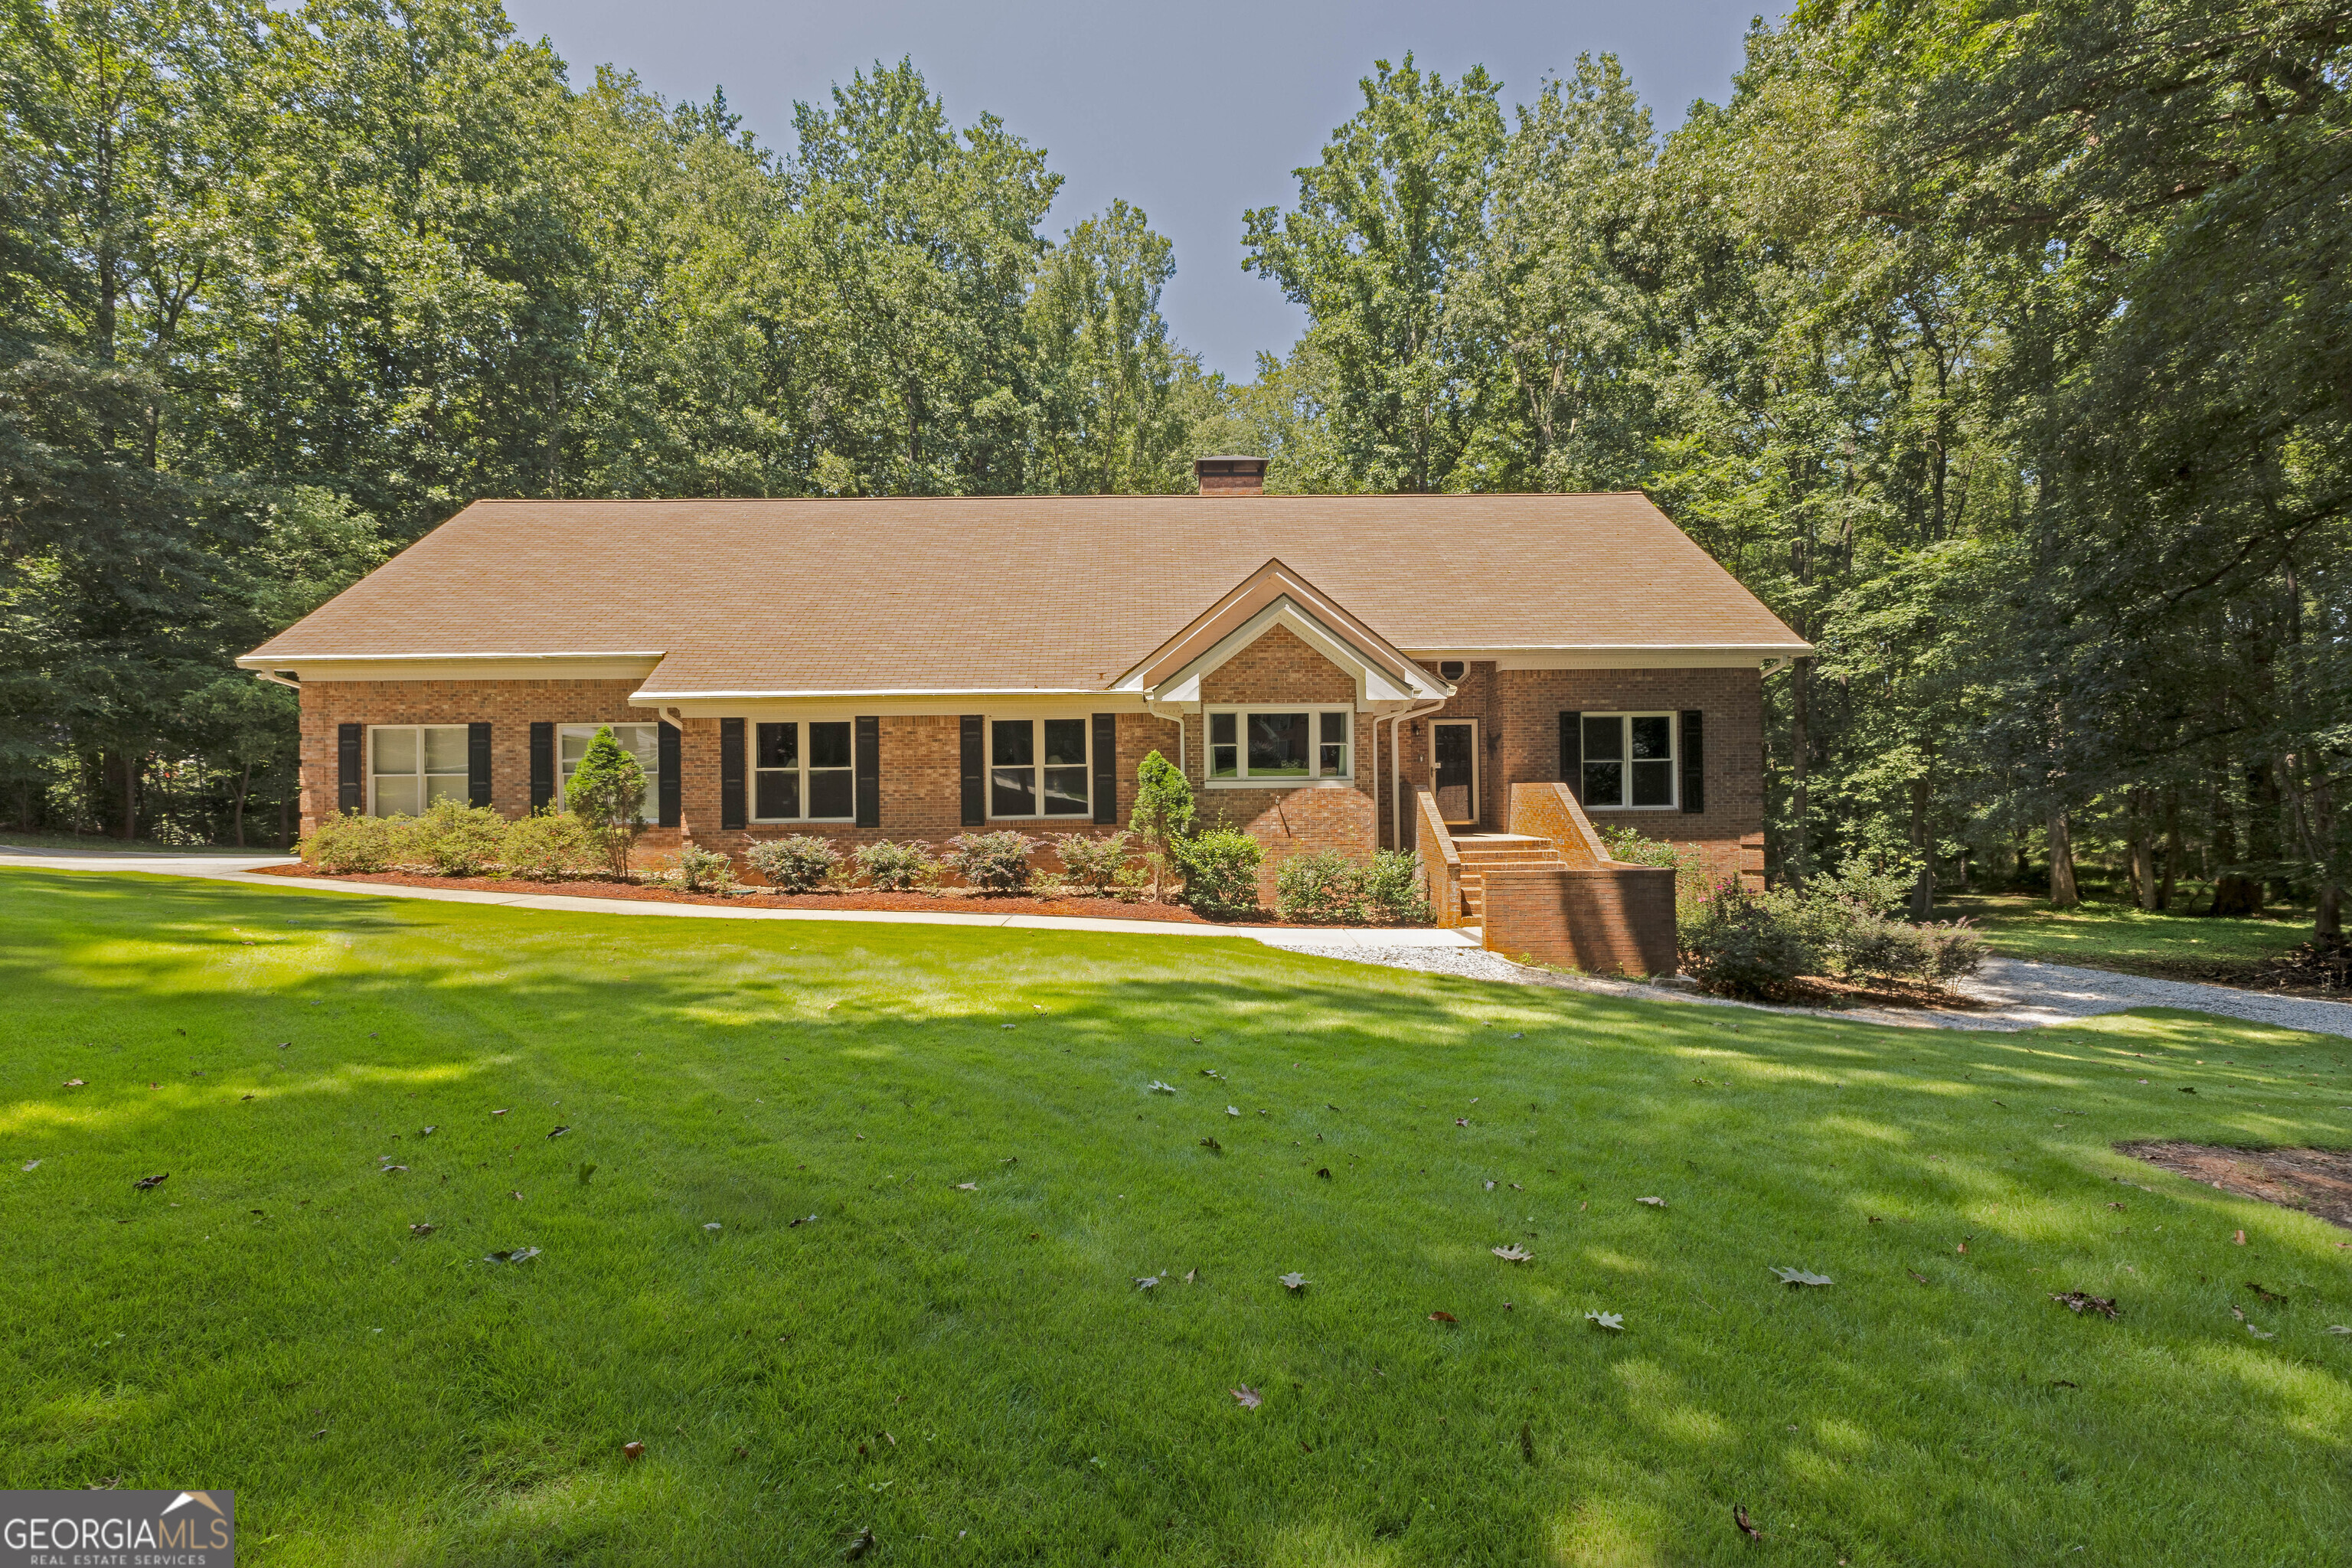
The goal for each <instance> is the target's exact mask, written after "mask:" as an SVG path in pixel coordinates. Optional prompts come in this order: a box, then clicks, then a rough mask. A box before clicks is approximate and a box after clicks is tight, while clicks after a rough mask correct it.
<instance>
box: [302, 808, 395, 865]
mask: <svg viewBox="0 0 2352 1568" xmlns="http://www.w3.org/2000/svg"><path fill="white" fill-rule="evenodd" d="M406 821H407V818H405V817H390V816H361V815H360V814H359V813H357V812H337V813H335V814H334V815H333V816H326V817H321V818H320V821H319V825H318V826H316V827H313V828H312V829H310V832H308V833H306V834H304V835H303V836H302V842H301V844H300V846H299V852H300V854H301V857H302V858H303V859H305V860H307V861H309V862H310V864H311V865H313V866H316V867H317V868H319V869H320V870H321V871H381V870H383V868H385V867H387V866H389V865H391V864H392V860H393V856H394V853H395V852H396V851H397V849H398V847H399V842H400V837H401V826H402V825H403V824H404V823H405V822H406Z"/></svg>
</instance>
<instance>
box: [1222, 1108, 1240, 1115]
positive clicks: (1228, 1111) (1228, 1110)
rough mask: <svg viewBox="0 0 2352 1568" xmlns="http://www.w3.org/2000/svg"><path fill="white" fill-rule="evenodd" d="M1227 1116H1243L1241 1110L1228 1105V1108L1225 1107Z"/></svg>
mask: <svg viewBox="0 0 2352 1568" xmlns="http://www.w3.org/2000/svg"><path fill="white" fill-rule="evenodd" d="M1225 1114H1226V1115H1227V1116H1239V1115H1240V1114H1241V1111H1240V1110H1237V1109H1235V1108H1234V1107H1233V1106H1230V1105H1228V1106H1226V1107H1225Z"/></svg>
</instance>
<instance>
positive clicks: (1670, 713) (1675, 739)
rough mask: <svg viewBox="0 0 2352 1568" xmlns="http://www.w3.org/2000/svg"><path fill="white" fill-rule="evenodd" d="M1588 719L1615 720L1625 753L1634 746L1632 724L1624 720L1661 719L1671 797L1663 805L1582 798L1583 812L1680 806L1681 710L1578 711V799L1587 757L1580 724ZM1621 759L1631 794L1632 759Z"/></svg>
mask: <svg viewBox="0 0 2352 1568" xmlns="http://www.w3.org/2000/svg"><path fill="white" fill-rule="evenodd" d="M1587 719H1614V720H1616V721H1617V727H1618V733H1619V734H1621V735H1622V736H1623V737H1624V739H1625V750H1626V751H1627V752H1632V751H1633V727H1632V725H1630V724H1628V723H1627V722H1626V721H1627V720H1631V719H1664V721H1666V758H1665V761H1666V793H1667V795H1669V796H1670V797H1671V798H1670V799H1669V800H1668V801H1667V802H1666V804H1665V805H1593V804H1592V803H1591V802H1590V801H1584V803H1583V804H1584V809H1585V810H1586V811H1588V812H1592V811H1680V810H1681V809H1682V808H1683V716H1682V715H1681V714H1680V713H1678V712H1675V710H1672V709H1657V708H1642V709H1634V708H1627V709H1622V710H1618V711H1615V712H1610V711H1607V710H1602V711H1601V712H1595V713H1582V714H1579V715H1578V716H1577V731H1576V766H1577V769H1578V778H1577V781H1576V794H1577V797H1578V799H1579V800H1583V795H1584V779H1583V776H1582V770H1583V768H1584V765H1585V763H1586V762H1587V761H1588V760H1589V759H1588V758H1587V757H1586V756H1585V755H1584V729H1583V725H1584V721H1585V720H1587ZM1644 760H1645V761H1648V762H1655V761H1657V759H1656V758H1655V757H1650V758H1645V759H1644ZM1622 761H1623V763H1624V766H1625V770H1626V772H1625V793H1626V794H1628V795H1631V794H1632V793H1633V757H1631V756H1630V755H1629V756H1627V757H1625V758H1623V759H1622Z"/></svg>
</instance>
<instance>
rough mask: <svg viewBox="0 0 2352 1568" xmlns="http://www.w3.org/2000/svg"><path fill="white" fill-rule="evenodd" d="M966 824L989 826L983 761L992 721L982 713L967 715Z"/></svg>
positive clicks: (965, 744)
mask: <svg viewBox="0 0 2352 1568" xmlns="http://www.w3.org/2000/svg"><path fill="white" fill-rule="evenodd" d="M962 724H963V825H964V826H966V827H985V826H988V792H987V790H986V787H985V785H986V784H987V780H986V778H985V777H984V776H983V773H984V770H983V769H982V765H981V759H982V757H984V756H986V755H987V754H988V753H987V745H988V721H987V719H986V718H984V717H983V716H982V715H981V714H978V713H967V714H965V715H964V716H963V720H962Z"/></svg>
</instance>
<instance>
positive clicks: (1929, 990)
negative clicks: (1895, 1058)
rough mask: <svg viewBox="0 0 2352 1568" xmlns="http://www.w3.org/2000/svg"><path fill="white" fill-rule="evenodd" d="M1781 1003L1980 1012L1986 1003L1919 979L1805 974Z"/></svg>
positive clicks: (1833, 1006) (1792, 985)
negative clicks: (1857, 977) (1856, 977)
mask: <svg viewBox="0 0 2352 1568" xmlns="http://www.w3.org/2000/svg"><path fill="white" fill-rule="evenodd" d="M1783 1000H1785V1001H1790V1002H1797V1003H1801V1004H1803V1005H1807V1006H1812V1007H1829V1008H1840V1007H1937V1008H1942V1009H1945V1010H1947V1011H1950V1012H1956V1013H1980V1012H1983V1011H1984V1010H1985V1009H1986V1008H1987V1007H1988V1006H1989V1005H1990V1004H1989V1003H1985V1002H1980V1001H1979V1000H1978V999H1977V998H1975V997H1973V996H1963V995H1961V994H1959V993H1958V992H1957V991H1947V990H1945V989H1944V988H1943V987H1942V986H1940V985H1930V984H1927V982H1925V981H1920V980H1837V979H1833V978H1832V977H1831V976H1829V975H1826V974H1808V975H1805V976H1803V977H1802V978H1801V979H1799V980H1798V981H1797V982H1796V983H1795V984H1791V985H1790V987H1789V992H1788V994H1787V996H1786V997H1784V998H1783Z"/></svg>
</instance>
